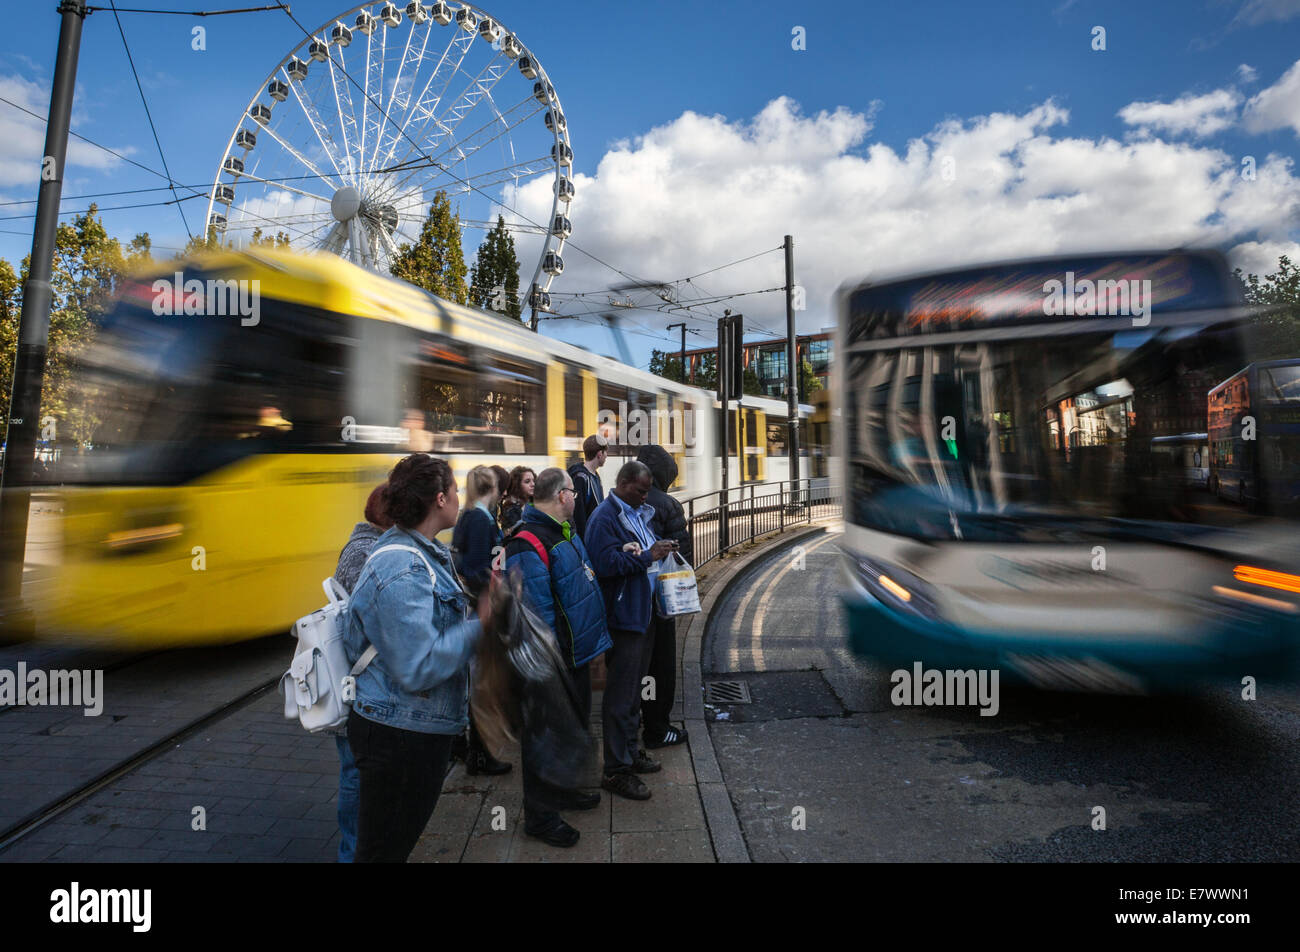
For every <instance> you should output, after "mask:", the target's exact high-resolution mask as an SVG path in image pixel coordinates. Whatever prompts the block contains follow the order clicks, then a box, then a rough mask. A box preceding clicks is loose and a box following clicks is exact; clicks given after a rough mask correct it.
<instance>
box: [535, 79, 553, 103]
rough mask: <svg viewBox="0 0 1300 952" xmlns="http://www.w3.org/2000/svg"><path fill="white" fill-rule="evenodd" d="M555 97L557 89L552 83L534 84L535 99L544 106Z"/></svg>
mask: <svg viewBox="0 0 1300 952" xmlns="http://www.w3.org/2000/svg"><path fill="white" fill-rule="evenodd" d="M554 97H555V87H554V86H552V85H551V84H550V83H543V82H536V83H533V98H534V99H536V100H537V101H538V102H539V103H541V104H542V105H546V104H547V103H548V102H550V101H551V99H553V98H554Z"/></svg>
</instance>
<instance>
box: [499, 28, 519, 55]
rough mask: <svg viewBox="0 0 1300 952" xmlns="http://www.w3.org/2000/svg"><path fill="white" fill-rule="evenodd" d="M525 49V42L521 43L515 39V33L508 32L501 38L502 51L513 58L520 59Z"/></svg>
mask: <svg viewBox="0 0 1300 952" xmlns="http://www.w3.org/2000/svg"><path fill="white" fill-rule="evenodd" d="M523 51H524V46H523V44H522V43H520V42H519V41H518V40H517V39H515V35H514V34H513V33H507V34H506V35H505V37H504V38H503V39H502V40H501V52H502V53H505V54H506V56H508V57H510V58H511V59H519V54H520V53H522V52H523Z"/></svg>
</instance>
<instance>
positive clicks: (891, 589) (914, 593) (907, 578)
mask: <svg viewBox="0 0 1300 952" xmlns="http://www.w3.org/2000/svg"><path fill="white" fill-rule="evenodd" d="M854 562H855V564H856V567H857V572H856V577H857V581H858V582H859V583H861V585H862V587H863V588H865V589H866V590H867V593H868V594H869V595H871V596H872V597H873V598H875V599H876V600H877V601H879V602H881V603H882V604H884V605H887V606H889V607H890V608H893V609H895V610H897V611H900V612H905V613H910V614H914V615H920V616H921V617H922V618H928V619H930V620H931V621H939V620H941V618H940V615H939V609H938V606H937V604H936V600H935V595H934V589H933V588H931V587H930V585H929V584H928V583H927V582H925V581H924V580H922V579H920V578H918V577H917V576H915V575H913V574H912V573H911V572H909V571H907V569H904V568H901V567H899V566H897V565H889V564H887V563H885V562H881V561H879V560H878V559H869V558H867V557H866V556H862V555H859V556H856V557H855V559H854Z"/></svg>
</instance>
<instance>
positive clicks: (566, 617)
mask: <svg viewBox="0 0 1300 952" xmlns="http://www.w3.org/2000/svg"><path fill="white" fill-rule="evenodd" d="M573 496H574V486H573V479H572V478H571V477H570V476H569V474H568V473H566V472H565V471H564V470H562V469H557V468H554V467H552V468H551V469H544V470H542V472H541V473H539V474H538V476H537V481H536V483H535V484H534V487H533V502H532V505H529V506H525V507H524V511H523V517H522V519H521V520H520V523H519V526H518V527H517V528H516V529H515V531H514V533H513V534H512V535H511V537H510V540H509V541H508V542H507V543H506V571H507V572H518V573H519V574H520V575H521V576H522V579H523V591H524V598H525V599H526V600H527V601H528V603H529V605H530V606H531V607H532V608H533V610H534V611H536V612H537V614H538V615H539V616H540V617H541V619H542V621H544V622H546V624H547V626H548V627H549V628H550V629H551V631H552V632H554V633H555V639H556V643H557V644H558V645H559V646H560V652H561V653H562V654H563V655H564V658H565V660H566V661H568V663H569V673H570V676H571V677H572V678H573V684H574V687H575V689H576V692H577V697H578V699H579V704H580V710H579V712H578V714H579V716H580V717H581V719H582V724H583V726H584V727H587V726H588V724H589V722H590V721H591V669H590V666H589V663H590V662H591V660H592V659H593V658H595V657H597V656H598V655H600V654H603V653H604V652H606V651H608V650H609V646H610V638H609V631H608V630H607V629H606V627H605V603H604V601H603V599H602V598H601V593H600V585H599V583H598V582H597V581H596V573H595V571H594V570H593V569H592V566H591V559H590V558H588V556H587V550H586V549H585V548H584V547H583V545H582V539H581V538H579V536H578V534H577V533H576V532H574V531H573V529H572V527H571V525H570V523H569V520H570V519H571V518H572V517H573V505H574V503H573ZM522 760H523V782H524V832H525V833H527V834H528V835H529V836H535V837H537V838H538V839H540V840H542V841H543V842H544V843H549V844H550V845H552V846H573V845H574V844H575V843H577V842H578V831H577V830H575V829H574V828H573V827H571V826H570V825H569V824H567V823H565V822H564V820H563V819H562V818H561V817H560V814H559V812H558V811H559V810H562V809H568V810H591V809H594V808H595V807H596V806H597V805H598V804H599V803H600V794H599V793H590V794H584V793H579V792H577V791H573V790H559V789H556V788H553V787H551V786H550V785H549V784H547V783H545V782H544V781H543V780H542V779H541V778H540V777H538V776H537V773H536V771H535V770H534V769H533V764H531V763H530V756H529V751H528V749H527V748H526V747H525V749H524V751H523V758H522Z"/></svg>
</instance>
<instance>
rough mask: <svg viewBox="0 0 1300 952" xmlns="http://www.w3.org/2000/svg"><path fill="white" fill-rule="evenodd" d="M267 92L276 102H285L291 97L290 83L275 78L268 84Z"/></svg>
mask: <svg viewBox="0 0 1300 952" xmlns="http://www.w3.org/2000/svg"><path fill="white" fill-rule="evenodd" d="M266 94H267V95H268V96H270V97H271V98H272V99H274V100H275V101H276V102H284V101H285V100H286V99H288V98H289V84H288V83H286V82H282V81H281V80H278V79H273V80H271V82H270V83H268V84H267V86H266Z"/></svg>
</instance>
